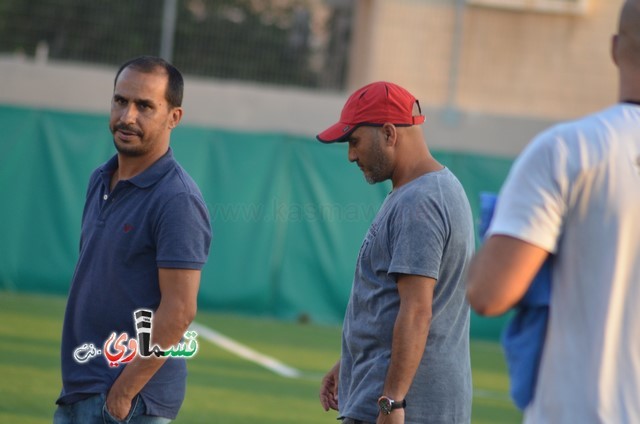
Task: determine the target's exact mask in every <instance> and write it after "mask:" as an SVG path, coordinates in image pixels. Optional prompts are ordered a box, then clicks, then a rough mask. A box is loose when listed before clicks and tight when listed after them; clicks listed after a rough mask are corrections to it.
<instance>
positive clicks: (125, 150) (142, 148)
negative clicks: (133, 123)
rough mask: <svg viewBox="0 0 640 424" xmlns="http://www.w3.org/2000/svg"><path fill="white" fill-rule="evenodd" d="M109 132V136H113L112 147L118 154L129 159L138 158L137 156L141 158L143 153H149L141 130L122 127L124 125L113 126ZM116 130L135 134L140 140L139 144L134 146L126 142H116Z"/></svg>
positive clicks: (148, 147)
mask: <svg viewBox="0 0 640 424" xmlns="http://www.w3.org/2000/svg"><path fill="white" fill-rule="evenodd" d="M110 130H111V134H113V145H114V147H115V148H116V150H117V151H118V153H120V154H121V155H123V156H129V157H139V156H143V155H144V154H145V153H147V152H148V151H149V149H150V146H148V145H147V143H145V141H144V133H143V132H142V131H141V130H139V129H136V128H133V127H130V126H127V125H124V124H119V125H115V126H113V127H111V128H110ZM118 130H120V131H127V132H130V133H135V134H136V135H137V136H138V138H139V139H140V143H139V144H137V145H134V144H131V143H128V142H126V141H121V140H117V138H116V135H115V133H116V131H118Z"/></svg>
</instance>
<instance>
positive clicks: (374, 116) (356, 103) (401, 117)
mask: <svg viewBox="0 0 640 424" xmlns="http://www.w3.org/2000/svg"><path fill="white" fill-rule="evenodd" d="M414 106H417V109H418V115H414ZM386 122H389V123H392V124H394V125H396V126H399V127H400V126H411V125H419V124H422V123H423V122H424V115H422V111H421V110H420V103H419V102H418V100H417V99H416V98H415V97H413V95H412V94H411V93H409V92H408V91H407V90H405V89H404V88H402V87H400V86H399V85H396V84H393V83H391V82H385V81H378V82H374V83H371V84H369V85H365V86H364V87H362V88H361V89H359V90H358V91H356V92H355V93H353V94H352V95H351V96H350V97H349V99H348V100H347V103H345V105H344V107H343V108H342V113H341V114H340V121H338V123H336V124H333V125H332V126H330V127H329V128H327V129H326V130H324V131H322V132H321V133H320V134H318V135H317V136H316V138H317V139H318V140H320V141H321V142H323V143H335V142H340V141H347V139H348V138H349V136H350V135H351V133H352V132H354V131H355V130H356V129H357V128H358V127H360V126H362V125H367V126H382V125H384V124H385V123H386Z"/></svg>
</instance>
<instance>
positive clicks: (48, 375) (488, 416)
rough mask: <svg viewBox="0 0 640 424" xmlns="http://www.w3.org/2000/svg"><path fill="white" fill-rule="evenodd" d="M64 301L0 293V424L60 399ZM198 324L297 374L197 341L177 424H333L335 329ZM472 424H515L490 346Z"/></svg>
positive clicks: (227, 321)
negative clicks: (327, 405)
mask: <svg viewBox="0 0 640 424" xmlns="http://www.w3.org/2000/svg"><path fill="white" fill-rule="evenodd" d="M64 305H65V299H64V298H61V297H50V296H39V295H24V294H13V293H7V292H0V375H1V376H2V378H1V379H0V423H7V424H9V423H20V424H40V423H51V422H52V416H53V412H54V410H55V405H54V401H55V399H56V397H57V395H58V393H59V391H60V384H61V383H60V367H59V362H60V353H59V347H60V334H61V329H62V319H63V314H64ZM196 320H197V321H198V322H199V323H201V324H204V325H206V326H208V327H209V328H213V329H215V330H216V331H218V332H220V333H222V334H224V335H226V336H228V337H231V338H233V339H234V340H236V341H238V342H240V343H242V344H244V345H247V346H249V347H251V348H252V349H254V350H257V351H259V352H261V353H263V354H266V355H269V356H271V357H274V358H276V359H278V360H279V361H281V362H283V363H285V364H287V365H289V366H291V367H295V368H297V369H299V370H301V371H302V372H303V377H301V378H286V377H281V376H278V375H276V374H274V373H272V372H271V371H269V370H267V369H265V368H262V367H261V366H259V365H257V364H254V363H252V362H248V361H246V360H244V359H242V358H239V357H237V356H236V355H234V354H232V353H230V352H227V351H226V350H223V349H221V348H219V347H218V346H216V345H214V344H212V343H209V342H207V341H206V340H203V339H201V338H198V342H199V350H198V353H197V355H196V356H195V357H194V358H192V359H190V360H189V362H188V364H189V365H188V366H189V379H188V385H187V398H186V400H185V403H184V405H183V407H182V410H181V411H180V415H179V416H178V419H177V420H176V421H175V422H176V423H184V424H190V423H221V424H245V423H246V424H249V423H251V424H253V423H256V422H259V423H264V424H288V423H291V424H293V423H297V424H300V423H304V424H307V423H308V424H314V423H335V422H337V421H335V418H336V413H335V412H324V411H323V410H322V408H321V407H320V403H319V401H318V395H317V393H318V388H319V384H320V379H321V377H322V375H324V373H325V372H326V371H327V370H328V369H329V368H330V367H331V366H332V365H333V363H334V362H335V360H336V359H337V357H338V355H339V348H340V329H339V328H337V327H322V326H316V325H311V324H296V323H283V322H280V321H276V320H271V319H259V318H247V317H240V316H233V315H222V314H215V313H208V312H204V311H200V312H198V317H197V318H196ZM471 349H472V351H471V355H472V357H471V358H472V365H473V384H474V402H473V421H472V422H473V423H476V424H481V423H485V424H490V423H491V424H499V423H518V422H520V420H521V415H520V413H519V412H518V411H517V410H516V409H515V408H514V407H513V405H512V404H511V402H510V400H509V396H508V379H507V374H506V370H505V364H504V359H503V356H502V353H501V350H500V347H499V345H498V344H497V343H489V342H482V341H474V342H472V345H471Z"/></svg>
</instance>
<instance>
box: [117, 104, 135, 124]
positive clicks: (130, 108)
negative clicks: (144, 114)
mask: <svg viewBox="0 0 640 424" xmlns="http://www.w3.org/2000/svg"><path fill="white" fill-rule="evenodd" d="M136 116H137V111H136V108H135V105H134V104H130V105H127V106H125V107H124V108H123V109H122V114H121V115H120V120H121V121H122V122H124V123H125V124H133V123H135V122H136Z"/></svg>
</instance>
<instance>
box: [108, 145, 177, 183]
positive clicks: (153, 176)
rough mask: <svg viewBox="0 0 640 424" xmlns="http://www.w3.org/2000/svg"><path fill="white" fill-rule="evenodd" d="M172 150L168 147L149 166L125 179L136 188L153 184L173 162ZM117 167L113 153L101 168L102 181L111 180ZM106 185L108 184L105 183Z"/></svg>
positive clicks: (116, 156) (169, 168)
mask: <svg viewBox="0 0 640 424" xmlns="http://www.w3.org/2000/svg"><path fill="white" fill-rule="evenodd" d="M174 162H175V161H174V159H173V150H171V147H169V150H167V153H165V154H164V155H163V156H162V157H161V158H160V159H158V160H157V161H155V162H154V163H153V164H152V165H151V166H150V167H148V168H147V169H145V170H144V171H142V172H141V173H140V174H138V175H136V176H135V177H133V178H130V179H128V180H126V181H127V182H129V183H131V184H133V185H135V186H136V187H138V188H146V187H150V186H152V185H153V184H155V183H156V182H157V181H158V180H159V179H160V178H162V177H163V176H164V175H165V174H166V173H167V172H169V170H171V168H173V164H174ZM117 168H118V155H117V154H116V155H114V156H113V157H112V158H111V159H109V160H108V161H107V163H105V164H104V166H103V167H102V169H101V171H100V172H101V173H102V179H103V181H111V176H112V175H113V173H114V172H115V171H116V169H117ZM107 186H108V184H107Z"/></svg>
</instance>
